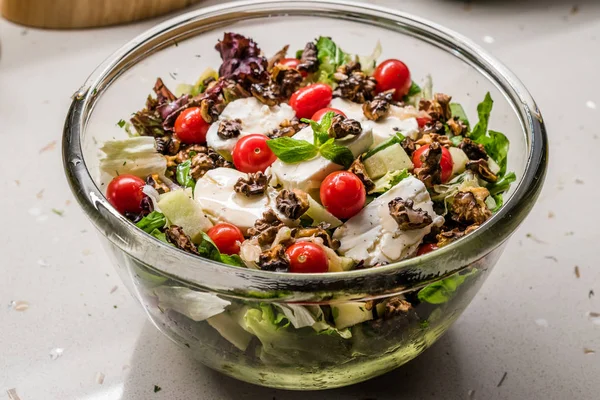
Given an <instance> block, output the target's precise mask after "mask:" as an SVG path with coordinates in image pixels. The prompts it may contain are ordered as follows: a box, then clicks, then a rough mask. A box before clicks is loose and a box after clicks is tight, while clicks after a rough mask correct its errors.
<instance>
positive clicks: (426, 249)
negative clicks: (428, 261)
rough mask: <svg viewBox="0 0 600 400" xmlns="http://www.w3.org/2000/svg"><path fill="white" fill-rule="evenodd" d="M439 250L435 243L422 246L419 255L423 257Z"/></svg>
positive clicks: (418, 251)
mask: <svg viewBox="0 0 600 400" xmlns="http://www.w3.org/2000/svg"><path fill="white" fill-rule="evenodd" d="M437 249H438V247H437V244H435V243H427V244H422V245H421V246H419V250H417V255H418V256H422V255H423V254H427V253H430V252H432V251H434V250H437Z"/></svg>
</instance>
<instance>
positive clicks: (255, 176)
mask: <svg viewBox="0 0 600 400" xmlns="http://www.w3.org/2000/svg"><path fill="white" fill-rule="evenodd" d="M269 179H271V177H270V176H268V175H265V174H264V173H263V172H261V171H258V172H254V173H249V174H248V176H247V177H242V178H240V179H238V181H237V182H236V183H235V185H234V186H233V190H235V191H236V192H237V193H241V194H244V195H246V197H250V196H255V195H259V194H264V193H265V190H266V189H267V184H268V183H269Z"/></svg>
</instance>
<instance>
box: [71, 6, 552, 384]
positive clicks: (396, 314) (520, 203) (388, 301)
mask: <svg viewBox="0 0 600 400" xmlns="http://www.w3.org/2000/svg"><path fill="white" fill-rule="evenodd" d="M225 31H235V32H239V33H242V34H244V35H247V36H250V37H252V38H254V39H255V40H256V42H257V43H258V44H259V45H260V46H261V48H262V50H263V51H264V52H265V54H273V53H275V52H276V51H277V50H279V49H280V48H281V47H282V46H283V45H285V44H290V49H297V48H303V46H304V44H305V43H306V42H307V41H309V40H312V39H313V38H314V37H315V36H317V35H323V36H331V37H333V38H334V40H335V41H336V42H337V43H338V44H339V45H340V46H341V47H342V48H343V49H347V50H348V51H350V52H352V53H357V54H369V53H370V52H371V50H372V48H373V47H374V45H375V44H376V42H377V41H378V40H379V41H380V42H381V45H382V47H383V54H382V56H381V58H380V60H383V59H385V58H391V57H393V58H400V59H402V60H403V61H405V62H406V63H407V65H409V66H410V68H411V71H412V75H413V78H414V79H415V80H418V79H419V78H422V77H424V76H425V75H427V74H431V75H432V76H433V78H434V89H435V91H438V92H443V93H449V94H451V95H452V96H453V98H454V100H455V101H457V102H460V103H461V104H462V105H463V107H464V109H465V110H467V113H468V114H469V116H470V117H472V118H473V119H475V117H476V112H475V110H476V106H477V103H478V102H479V101H481V99H483V97H484V95H485V93H486V92H488V91H489V92H491V94H492V97H493V98H494V100H495V104H494V111H493V113H492V118H491V121H490V127H491V128H492V129H494V130H499V131H502V132H504V133H505V134H506V135H507V136H508V138H509V139H510V141H511V150H510V153H509V160H508V165H509V170H512V171H514V172H515V173H516V175H517V177H518V180H517V182H516V183H515V184H513V186H512V188H511V191H510V193H509V195H508V196H507V201H506V203H505V205H504V207H503V208H502V209H501V210H500V211H499V212H498V213H496V214H495V215H494V216H493V217H492V218H491V219H489V220H488V221H486V222H485V224H483V226H481V227H480V228H479V229H478V230H476V231H475V232H473V233H471V234H470V235H468V236H466V237H464V238H462V239H460V240H458V241H456V242H454V243H452V244H450V245H448V246H445V247H443V248H441V249H439V250H437V251H435V252H433V253H429V254H426V255H423V256H419V257H416V258H412V259H409V260H404V261H402V262H399V263H395V264H390V265H387V266H383V267H378V268H372V269H365V270H355V271H350V272H342V273H327V274H292V273H275V272H265V271H258V270H250V269H245V268H236V267H230V266H226V265H223V264H217V263H215V262H212V261H209V260H206V259H202V258H198V257H195V256H192V255H190V254H187V253H185V252H183V251H180V250H178V249H176V248H174V247H171V246H167V245H165V244H163V243H162V242H160V241H159V240H157V239H155V238H153V237H151V236H150V235H148V234H146V233H144V232H143V231H141V230H138V229H137V228H136V227H135V226H134V225H133V224H132V223H130V222H129V221H128V220H127V219H125V218H124V217H123V216H121V215H120V214H119V213H118V212H117V211H116V210H115V209H114V208H113V207H112V206H111V205H110V204H109V203H108V202H107V200H106V199H105V198H104V195H103V193H104V186H105V184H106V182H104V181H102V179H101V177H100V174H99V172H98V171H99V169H98V162H99V150H98V149H99V146H100V144H101V143H102V142H104V141H106V140H110V139H113V138H120V137H121V138H124V137H125V136H126V134H125V132H124V131H123V130H122V129H120V128H118V127H117V126H116V122H117V121H119V120H120V119H123V118H124V119H127V118H128V115H129V114H130V113H131V112H133V111H135V110H138V109H140V108H141V106H142V105H143V102H144V99H145V97H146V96H147V95H148V93H149V92H150V90H151V88H152V86H153V83H154V80H155V79H156V77H159V76H160V77H163V79H165V81H166V82H167V85H168V86H172V87H174V86H175V84H176V82H174V81H173V79H175V80H177V81H178V82H194V81H195V80H196V78H197V76H198V75H199V74H200V72H201V71H202V70H203V69H204V68H206V67H209V66H210V67H217V66H218V65H220V59H219V56H218V54H217V52H216V51H215V50H214V45H215V43H216V42H217V40H218V39H219V38H221V37H222V35H223V32H225ZM169 76H171V78H172V79H171V78H169ZM63 157H64V166H65V171H66V175H67V177H68V180H69V182H70V185H71V188H72V190H73V192H74V193H75V195H76V197H77V200H78V202H79V204H80V205H81V207H82V208H83V210H84V211H85V212H86V214H87V215H88V217H89V218H90V219H91V220H92V222H93V223H94V225H95V226H96V227H97V229H98V231H99V232H100V237H101V239H102V242H103V243H104V245H105V247H106V249H107V251H108V253H109V254H110V255H111V257H112V259H113V261H114V263H115V265H116V268H117V270H118V272H119V274H120V276H121V278H122V279H123V281H124V283H125V284H126V285H127V286H128V288H129V289H130V291H131V292H132V294H133V295H134V296H135V298H136V299H137V300H138V301H139V302H140V303H141V305H142V306H143V307H144V309H145V311H146V313H147V315H148V317H149V318H150V320H151V321H152V322H153V323H154V325H155V326H156V327H157V328H158V329H159V330H161V331H162V332H163V333H164V334H165V335H166V336H168V337H169V338H171V339H172V340H173V341H174V342H175V343H177V344H179V345H180V346H183V347H184V348H185V349H186V351H187V352H188V353H189V354H190V355H191V356H193V357H195V358H196V359H198V360H199V361H201V362H202V363H204V364H206V365H207V366H209V367H211V368H214V369H215V370H218V371H221V372H222V373H224V374H227V375H230V376H232V377H235V378H238V379H241V380H244V381H247V382H252V383H255V384H259V385H264V386H270V387H277V388H285V389H303V390H310V389H326V388H333V387H339V386H344V385H349V384H353V383H357V382H360V381H363V380H366V379H369V378H372V377H374V376H377V375H380V374H383V373H385V372H387V371H390V370H392V369H394V368H396V367H398V366H400V365H402V364H404V363H406V362H408V361H409V360H411V359H412V358H414V357H416V356H417V355H419V354H420V353H421V352H423V351H424V350H425V349H427V348H428V347H429V346H431V344H432V343H434V342H435V341H436V340H437V339H438V338H439V337H440V336H441V335H442V334H443V333H444V332H445V331H446V330H448V328H449V327H450V326H451V325H452V323H453V322H454V321H455V320H456V319H457V318H458V317H459V315H460V314H461V313H462V312H463V311H464V309H465V308H466V307H467V305H468V304H469V303H470V302H471V300H472V299H473V297H474V296H475V294H476V293H477V291H478V290H479V288H480V286H481V285H482V283H483V281H484V280H485V278H486V277H487V275H488V274H489V272H490V270H491V269H492V267H493V266H494V264H495V263H496V261H497V260H498V258H499V256H500V254H501V253H502V250H503V248H504V244H505V241H506V240H507V239H508V237H509V236H510V235H511V233H512V232H513V231H514V230H515V229H516V228H517V226H518V225H519V224H520V223H521V222H522V221H523V219H524V218H525V216H526V215H527V214H528V212H529V211H530V209H531V207H532V206H533V204H534V202H535V200H536V198H537V196H538V194H539V192H540V190H541V187H542V183H543V180H544V176H545V172H546V162H547V138H546V134H545V128H544V124H543V121H542V117H541V115H540V113H539V111H538V108H537V106H536V104H535V103H534V101H533V99H532V98H531V96H530V95H529V93H528V92H527V90H526V89H525V88H524V87H523V85H522V84H521V82H519V80H518V79H517V78H516V77H515V76H514V75H513V74H512V73H511V72H510V71H509V70H508V69H506V68H505V67H504V66H503V65H502V64H501V63H499V62H498V61H497V60H495V59H494V58H492V57H491V56H489V55H488V54H487V53H485V52H484V51H483V50H482V49H480V48H479V47H478V46H476V45H475V44H473V43H472V42H471V41H469V40H467V39H465V38H464V37H462V36H461V35H459V34H457V33H454V32H452V31H450V30H448V29H446V28H443V27H441V26H439V25H437V24H434V23H431V22H429V21H426V20H423V19H421V18H418V17H415V16H411V15H408V14H405V13H401V12H398V11H394V10H389V9H385V8H380V7H376V6H371V5H365V4H348V3H346V2H343V1H298V2H285V1H252V2H242V3H228V4H224V5H220V6H216V7H211V8H205V9H201V10H198V11H194V12H191V13H187V14H184V15H181V16H179V17H176V18H173V19H171V20H169V21H167V22H165V23H162V24H160V25H158V26H157V27H155V28H153V29H151V30H149V31H147V32H146V33H144V34H142V35H140V36H138V37H137V38H135V39H133V40H132V41H131V42H129V43H128V44H126V45H125V46H124V47H122V48H121V49H120V50H118V51H117V52H116V53H115V54H113V55H112V56H111V57H109V58H108V59H107V60H106V61H105V62H104V63H102V65H100V66H99V67H98V68H97V69H96V71H94V72H93V73H92V75H91V77H90V78H89V79H88V80H87V81H86V82H85V83H84V84H83V86H82V87H81V88H80V89H79V90H78V91H77V92H76V93H75V95H74V100H73V103H72V106H71V108H70V111H69V114H68V116H67V120H66V124H65V130H64V138H63ZM386 307H387V308H390V310H391V312H389V313H384V312H382V311H384V309H385V308H386ZM340 310H346V311H347V310H350V311H349V312H350V314H348V315H350V316H353V317H352V318H356V321H361V322H360V323H357V324H355V325H352V326H351V327H350V328H348V329H344V330H336V329H333V328H329V329H326V330H323V331H320V332H318V333H317V331H316V330H315V329H313V327H311V326H303V323H302V316H303V315H304V316H306V315H305V314H303V313H306V312H308V313H309V315H311V316H312V317H315V316H318V315H321V314H328V313H335V312H338V313H339V312H340ZM346 311H344V312H346ZM378 311H379V312H378ZM388 311H389V310H388ZM365 313H366V314H365ZM369 313H370V314H369ZM375 314H377V315H381V314H385V315H387V318H377V319H372V320H369V318H368V317H365V315H371V317H372V316H373V315H375ZM286 315H287V316H288V317H289V318H287V319H283V320H282V319H281V317H282V316H286ZM290 315H291V316H290ZM289 320H294V324H291V323H289ZM286 321H287V323H286Z"/></svg>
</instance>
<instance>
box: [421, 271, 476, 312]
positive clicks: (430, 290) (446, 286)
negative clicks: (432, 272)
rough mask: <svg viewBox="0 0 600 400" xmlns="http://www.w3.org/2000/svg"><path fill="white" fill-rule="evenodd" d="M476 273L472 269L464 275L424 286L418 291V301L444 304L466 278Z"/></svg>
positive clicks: (457, 275) (453, 276) (456, 275)
mask: <svg viewBox="0 0 600 400" xmlns="http://www.w3.org/2000/svg"><path fill="white" fill-rule="evenodd" d="M478 272H479V271H478V270H476V269H473V270H471V271H470V272H468V273H466V274H463V275H461V274H455V275H452V276H450V277H448V278H446V279H442V280H441V281H438V282H435V283H432V284H431V285H428V286H425V287H424V288H423V289H421V291H419V294H418V297H419V300H420V301H422V302H425V303H429V304H444V303H446V302H447V301H448V300H450V299H451V298H452V297H454V295H455V294H456V290H457V289H458V287H459V286H460V285H462V284H463V283H464V282H465V280H466V279H467V278H468V277H470V276H473V275H475V274H477V273H478Z"/></svg>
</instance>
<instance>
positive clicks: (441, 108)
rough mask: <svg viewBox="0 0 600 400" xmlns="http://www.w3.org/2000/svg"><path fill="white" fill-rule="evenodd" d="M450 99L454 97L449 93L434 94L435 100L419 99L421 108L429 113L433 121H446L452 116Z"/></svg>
mask: <svg viewBox="0 0 600 400" xmlns="http://www.w3.org/2000/svg"><path fill="white" fill-rule="evenodd" d="M450 100H452V97H450V96H448V95H447V94H443V93H436V94H434V95H433V100H425V99H421V101H419V110H421V111H425V112H426V113H427V114H429V116H430V117H431V120H432V121H433V122H436V121H440V122H442V123H444V122H446V121H447V120H449V119H450V118H452V111H451V110H450Z"/></svg>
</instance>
